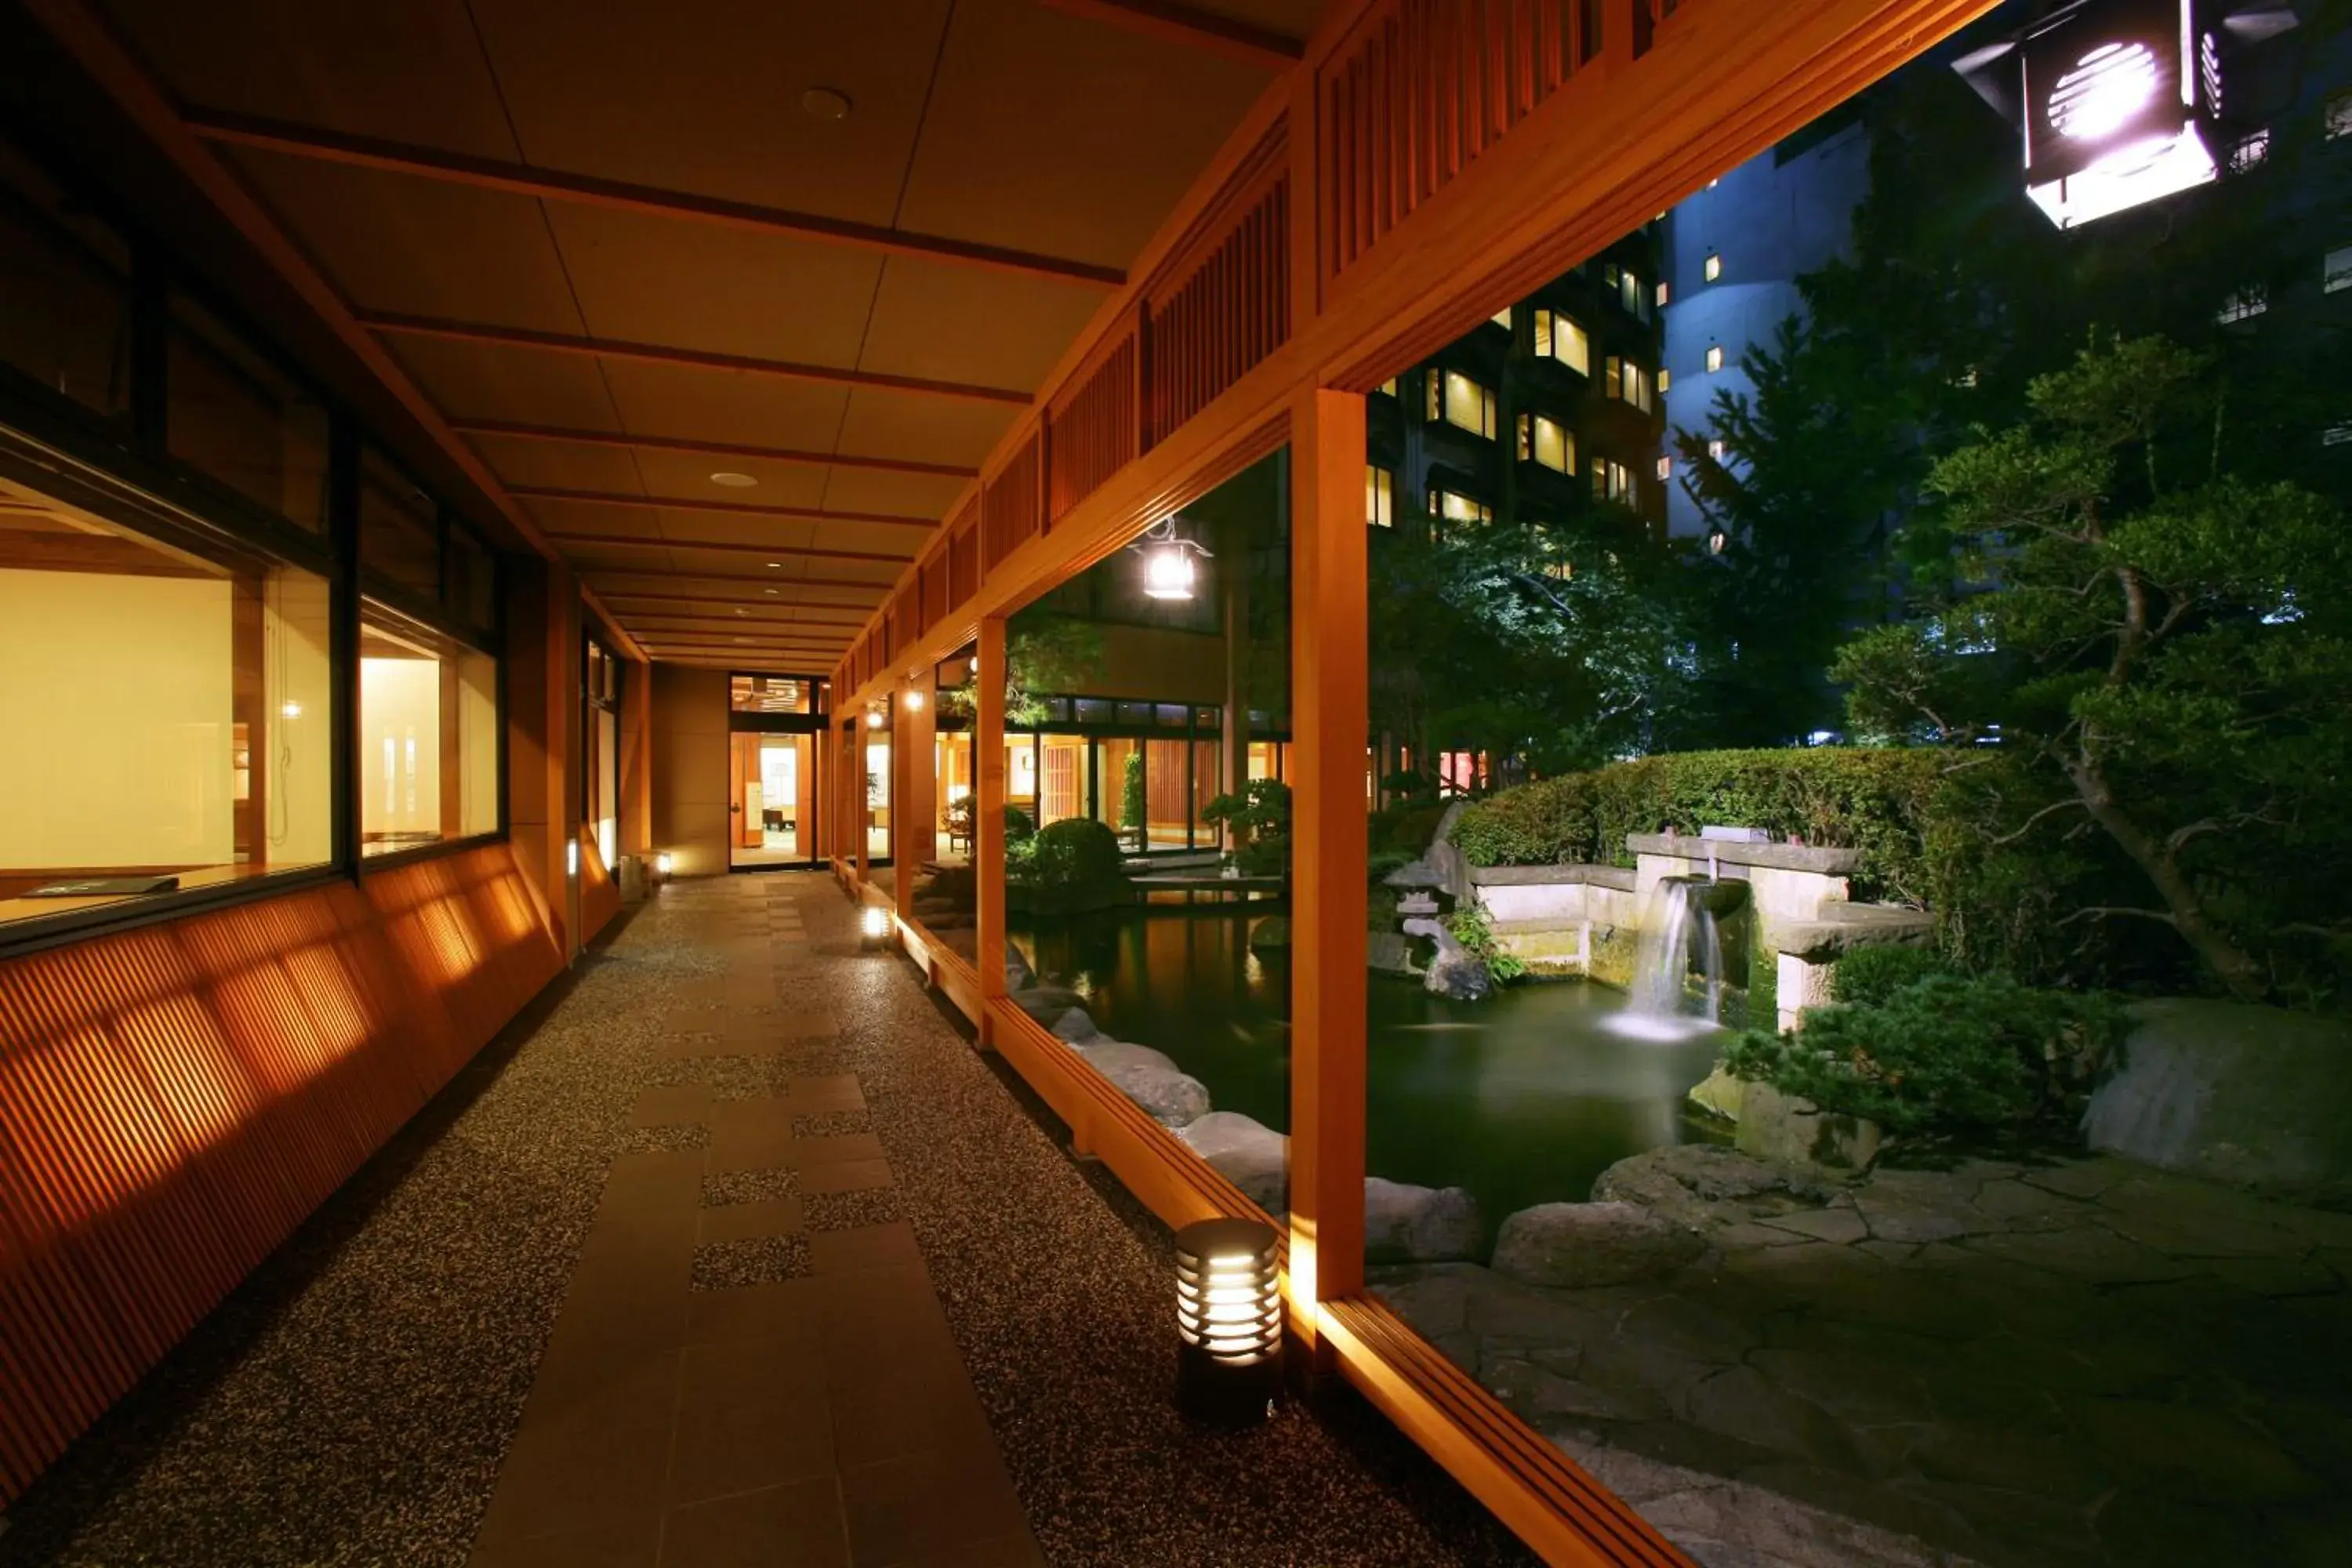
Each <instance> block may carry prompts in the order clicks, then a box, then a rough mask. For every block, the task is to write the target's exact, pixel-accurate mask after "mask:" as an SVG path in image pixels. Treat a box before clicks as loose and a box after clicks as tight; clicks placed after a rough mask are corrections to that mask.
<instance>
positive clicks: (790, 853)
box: [727, 731, 816, 870]
mask: <svg viewBox="0 0 2352 1568" xmlns="http://www.w3.org/2000/svg"><path fill="white" fill-rule="evenodd" d="M727 740H728V749H729V752H730V755H729V758H728V768H727V771H728V781H729V786H730V793H729V797H728V808H727V809H728V825H729V827H730V829H731V831H730V834H729V837H728V863H729V865H730V866H731V867H733V868H735V869H737V870H742V869H745V868H751V867H757V866H806V865H808V864H809V863H810V862H811V861H812V860H813V859H814V847H815V842H816V837H815V826H816V824H815V817H814V812H815V809H816V769H815V766H814V761H815V757H814V744H815V737H814V736H813V735H804V734H802V735H796V734H773V733H768V734H761V733H744V732H740V731H739V732H738V733H735V734H732V735H730V736H729V737H728V738H727Z"/></svg>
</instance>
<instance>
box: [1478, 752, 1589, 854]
mask: <svg viewBox="0 0 2352 1568" xmlns="http://www.w3.org/2000/svg"><path fill="white" fill-rule="evenodd" d="M1606 771H1607V770H1605V769H1604V770H1603V772H1604V773H1605V772H1606ZM1600 777H1601V774H1600V773H1563V774H1561V775H1560V776H1559V777H1558V778H1551V779H1541V780H1538V782H1536V783H1534V784H1520V785H1519V786H1517V788H1515V789H1507V790H1504V791H1502V792H1500V793H1499V794H1496V795H1489V796H1488V797H1487V798H1486V799H1485V800H1482V801H1480V802H1478V803H1477V804H1475V805H1471V806H1469V807H1466V808H1465V810H1464V811H1463V813H1462V815H1461V816H1460V817H1459V818H1457V819H1456V820H1455V822H1454V847H1455V848H1457V849H1459V850H1461V851H1462V853H1463V856H1464V858H1466V859H1467V860H1468V861H1469V862H1470V864H1472V865H1473V866H1559V865H1570V864H1574V863H1577V862H1580V861H1589V860H1591V858H1593V853H1594V849H1595V843H1594V837H1593V835H1594V832H1595V830H1596V827H1597V826H1598V825H1597V823H1596V821H1595V818H1594V814H1593V795H1594V784H1595V781H1596V780H1597V779H1599V778H1600ZM1620 847H1621V848H1622V845H1621V846H1620Z"/></svg>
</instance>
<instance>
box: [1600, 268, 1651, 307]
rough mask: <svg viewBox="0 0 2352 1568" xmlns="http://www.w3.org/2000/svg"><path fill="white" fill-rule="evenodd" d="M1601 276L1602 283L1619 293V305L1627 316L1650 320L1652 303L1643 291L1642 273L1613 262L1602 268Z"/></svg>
mask: <svg viewBox="0 0 2352 1568" xmlns="http://www.w3.org/2000/svg"><path fill="white" fill-rule="evenodd" d="M1601 279H1602V281H1604V282H1605V283H1607V284H1608V285H1609V287H1610V288H1612V289H1615V290H1616V291H1617V303H1618V304H1619V305H1620V306H1621V307H1622V308H1623V310H1624V311H1625V313H1626V314H1627V315H1629V316H1639V317H1641V318H1642V320H1643V321H1648V320H1649V319H1650V301H1649V299H1648V297H1647V296H1646V295H1645V294H1644V293H1643V290H1642V275H1641V274H1640V273H1638V272H1636V271H1634V270H1633V268H1630V267H1620V266H1618V265H1617V264H1616V263H1615V262H1613V261H1612V262H1611V263H1609V264H1608V265H1607V266H1606V267H1604V268H1601Z"/></svg>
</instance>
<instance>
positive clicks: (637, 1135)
mask: <svg viewBox="0 0 2352 1568" xmlns="http://www.w3.org/2000/svg"><path fill="white" fill-rule="evenodd" d="M709 1147H710V1129H709V1128H708V1127H705V1126H703V1125H701V1124H700V1123H699V1122H691V1121H679V1122H673V1123H672V1124H670V1125H669V1126H667V1127H640V1128H637V1129H636V1130H635V1131H632V1132H631V1133H630V1134H629V1136H628V1138H627V1139H626V1140H625V1142H623V1143H622V1144H621V1152H622V1153H624V1154H668V1153H674V1152H677V1151H678V1150H680V1149H708V1148H709Z"/></svg>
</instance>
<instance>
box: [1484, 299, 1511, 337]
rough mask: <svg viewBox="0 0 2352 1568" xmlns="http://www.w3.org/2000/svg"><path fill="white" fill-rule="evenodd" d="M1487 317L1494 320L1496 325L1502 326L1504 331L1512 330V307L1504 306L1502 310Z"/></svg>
mask: <svg viewBox="0 0 2352 1568" xmlns="http://www.w3.org/2000/svg"><path fill="white" fill-rule="evenodd" d="M1486 319H1487V320H1488V321H1492V322H1493V323H1494V324H1495V325H1496V326H1498V327H1500V328H1502V329H1503V331H1510V330H1511V308H1510V307H1509V306H1508V305H1506V306H1504V307H1503V308H1502V309H1501V310H1497V311H1496V312H1495V313H1494V314H1493V315H1491V316H1489V317H1487V318H1486Z"/></svg>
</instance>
